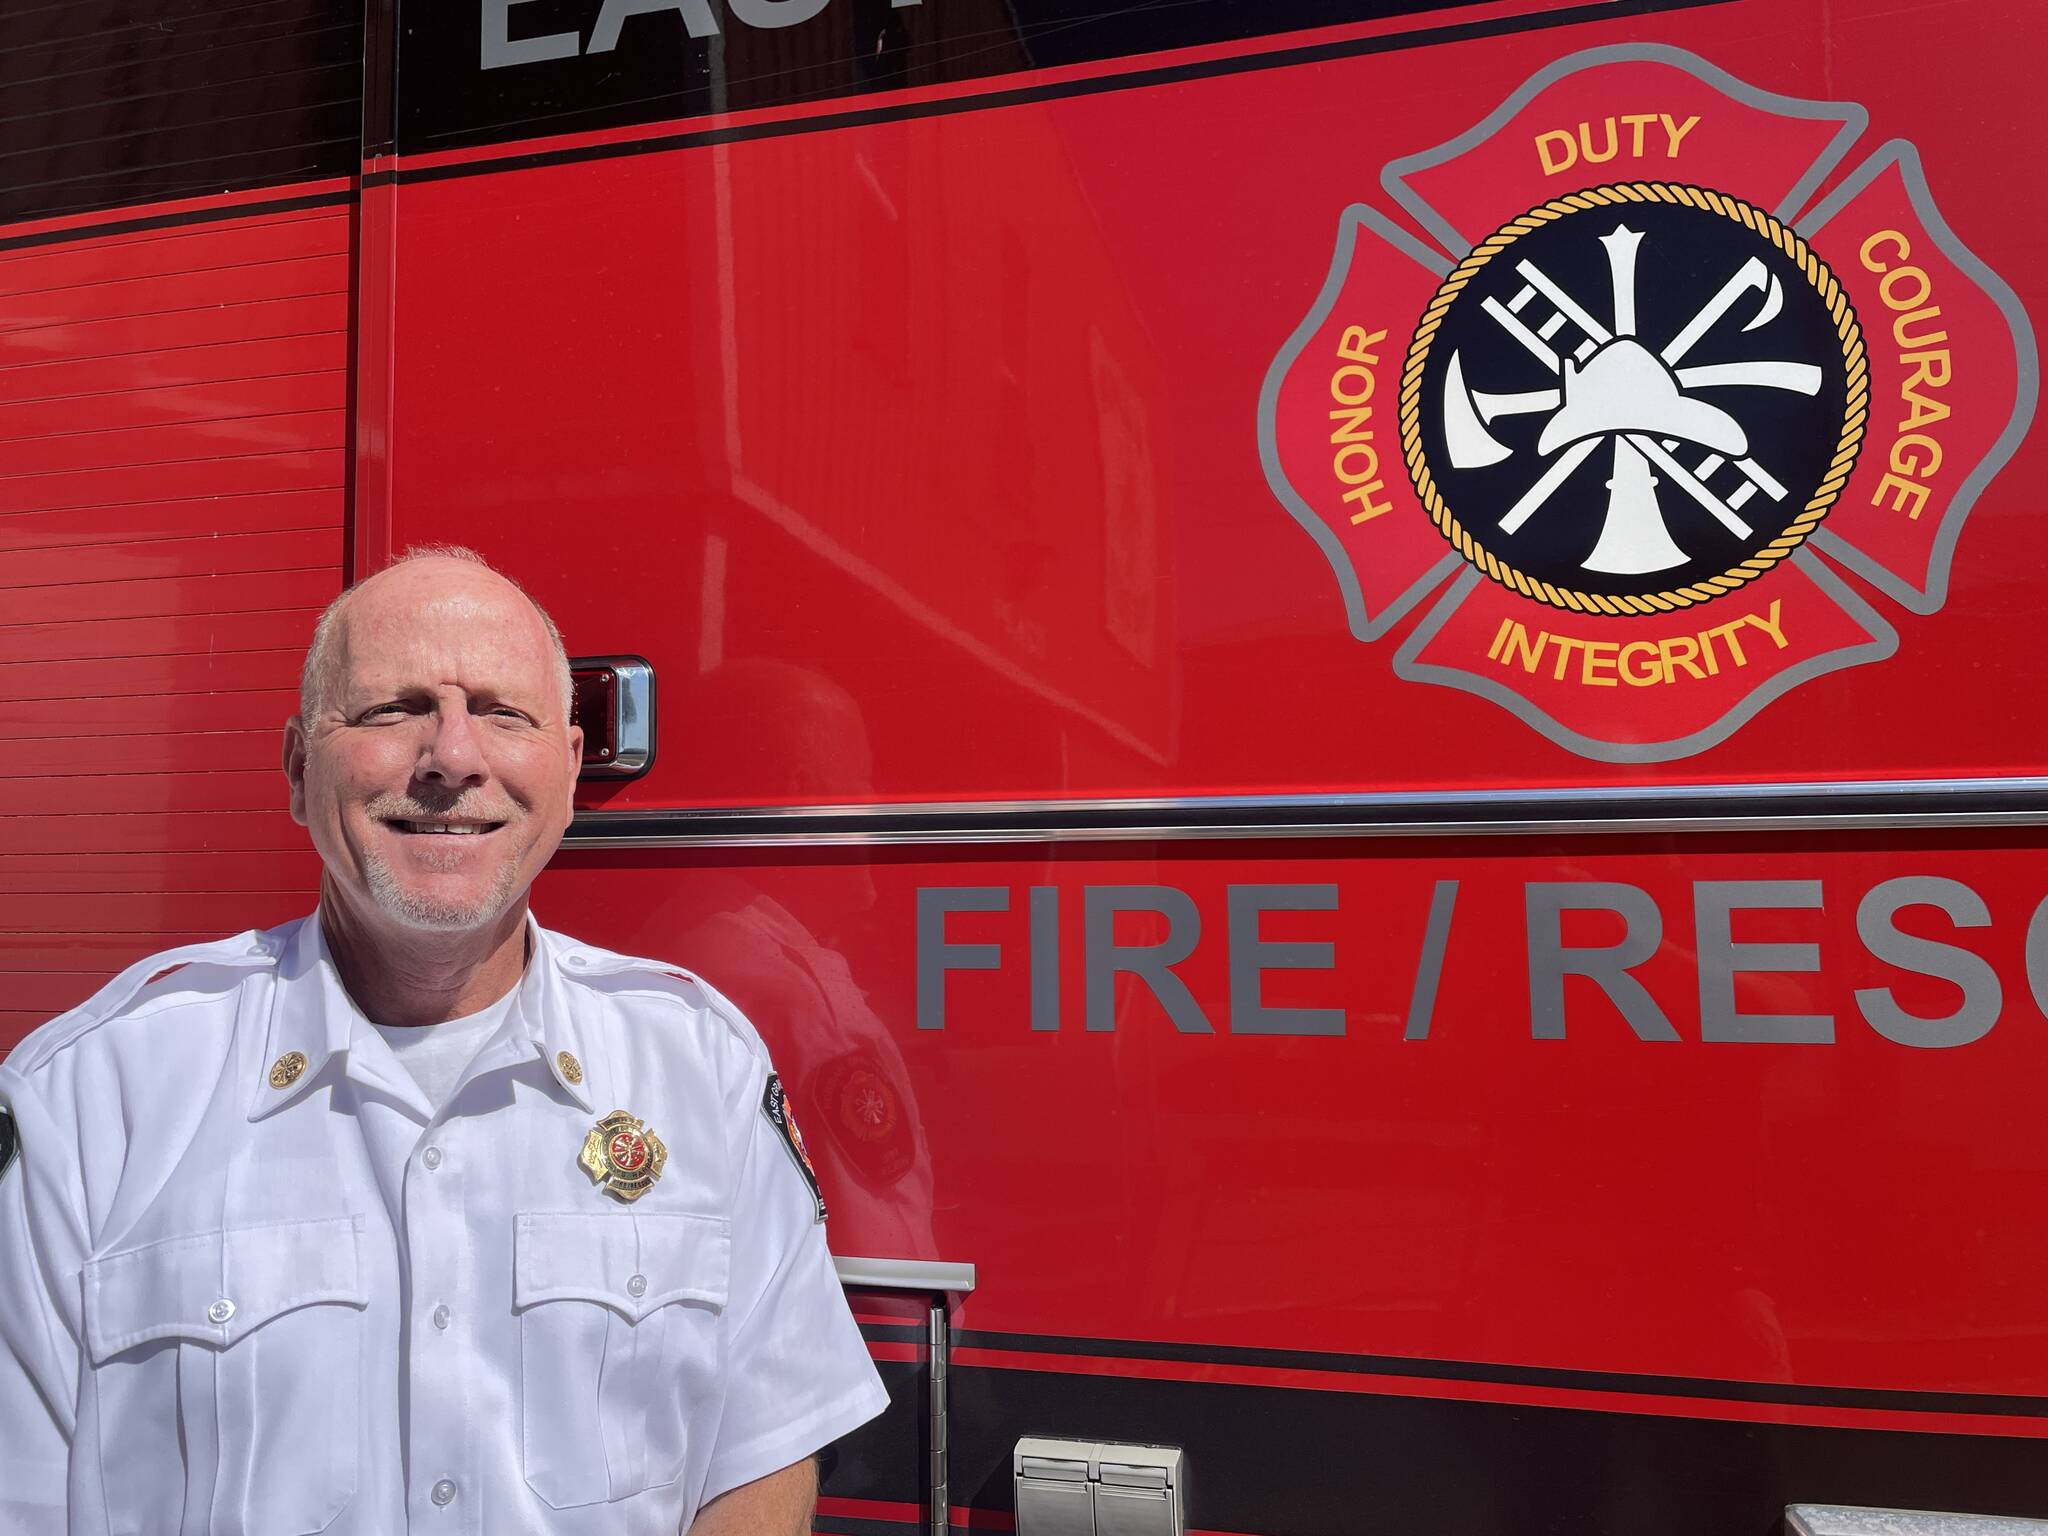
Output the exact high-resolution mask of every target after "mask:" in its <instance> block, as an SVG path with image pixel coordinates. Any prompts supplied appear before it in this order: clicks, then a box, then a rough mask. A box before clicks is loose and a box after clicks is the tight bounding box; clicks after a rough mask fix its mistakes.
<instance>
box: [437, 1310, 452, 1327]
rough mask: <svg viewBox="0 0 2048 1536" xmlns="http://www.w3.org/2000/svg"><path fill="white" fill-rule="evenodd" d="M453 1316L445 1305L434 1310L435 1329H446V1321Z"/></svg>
mask: <svg viewBox="0 0 2048 1536" xmlns="http://www.w3.org/2000/svg"><path fill="white" fill-rule="evenodd" d="M453 1316H454V1314H453V1313H451V1312H450V1311H449V1310H448V1308H447V1307H446V1306H445V1305H443V1306H438V1307H436V1308H434V1326H435V1327H436V1328H446V1327H447V1326H448V1320H449V1319H450V1318H451V1317H453Z"/></svg>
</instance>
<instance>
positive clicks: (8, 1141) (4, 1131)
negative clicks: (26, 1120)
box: [0, 1109, 21, 1179]
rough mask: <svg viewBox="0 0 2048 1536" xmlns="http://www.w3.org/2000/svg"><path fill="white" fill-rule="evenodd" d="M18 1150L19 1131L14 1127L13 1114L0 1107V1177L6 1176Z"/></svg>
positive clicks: (19, 1144) (19, 1146)
mask: <svg viewBox="0 0 2048 1536" xmlns="http://www.w3.org/2000/svg"><path fill="white" fill-rule="evenodd" d="M20 1151H21V1132H19V1131H17V1130H16V1129H15V1128H14V1116H13V1115H11V1114H9V1113H8V1112H7V1111H6V1110H4V1109H0V1179H4V1178H6V1177H7V1170H8V1169H10V1168H12V1167H13V1166H14V1159H15V1157H16V1156H17V1155H18V1154H19V1153H20Z"/></svg>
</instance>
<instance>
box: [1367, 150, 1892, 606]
mask: <svg viewBox="0 0 2048 1536" xmlns="http://www.w3.org/2000/svg"><path fill="white" fill-rule="evenodd" d="M1868 393H1869V392H1868V379H1867V370H1866V368H1865V364H1864V357H1863V342H1862V336H1861V333H1860V331H1859V330H1858V327H1857V323H1856V315H1855V311H1854V310H1853V309H1852V308H1851V306H1850V304H1849V298H1848V295H1847V294H1846V293H1844V292H1843V291H1842V288H1841V286H1840V285H1839V284H1838V283H1837V282H1836V281H1835V278H1834V275H1833V274H1832V273H1830V272H1829V271H1828V269H1827V267H1826V265H1825V264H1824V263H1823V262H1822V261H1821V260H1820V258H1819V257H1818V256H1816V255H1815V254H1814V253H1813V252H1812V250H1811V249H1810V248H1809V247H1808V246H1807V245H1806V243H1805V242H1804V241H1802V240H1801V239H1800V238H1799V237H1798V236H1797V235H1795V234H1793V233H1792V232H1791V231H1790V230H1788V229H1786V228H1785V227H1784V226H1783V225H1781V224H1779V223H1778V222H1777V220H1775V219H1773V218H1772V217H1770V215H1768V214H1766V213H1763V212H1761V211H1760V210H1758V209H1755V208H1752V207H1750V206H1749V205H1748V204H1747V203H1743V202H1741V201H1739V200H1738V199H1735V198H1731V197H1727V196H1725V195H1723V194H1721V193H1717V192H1708V191H1704V190H1702V189H1700V188H1696V187H1686V186H1679V185H1673V184H1663V183H1632V184H1629V185H1625V186H1614V187H1598V188H1592V189H1589V190H1587V191H1584V192H1580V193H1575V194H1573V195H1572V196H1570V197H1568V198H1562V199H1559V200H1558V201H1556V202H1553V203H1547V204H1545V205H1544V206H1543V207H1541V208H1537V209H1533V210H1531V211H1530V212H1529V213H1528V214H1525V215H1523V216H1522V217H1521V218H1518V219H1515V220H1513V221H1512V222H1510V223H1509V224H1507V225H1505V226H1504V227H1503V228H1501V229H1500V230H1499V231H1497V232H1496V233H1495V234H1493V235H1492V236H1490V237H1489V238H1488V239H1486V240H1484V241H1482V242H1480V244H1479V245H1478V246H1477V247H1475V248H1474V250H1473V251H1472V254H1471V255H1470V256H1468V257H1467V258H1466V259H1465V260H1464V261H1463V262H1462V263H1460V264H1459V266H1458V267H1457V268H1456V269H1455V270H1454V271H1453V272H1452V273H1451V274H1450V276H1449V277H1447V278H1446V279H1445V280H1444V283H1443V286H1442V287H1441V288H1440V289H1439V290H1438V291H1437V295H1436V297H1435V298H1434V299H1433V300H1432V301H1431V304H1430V306H1429V309H1428V310H1427V311H1426V312H1425V314H1424V316H1423V320H1422V323H1421V325H1420V326H1418V327H1417V330H1416V335H1415V340H1414V342H1413V344H1412V345H1411V347H1410V349H1409V354H1408V365H1407V368H1406V369H1405V370H1404V374H1403V385H1402V393H1401V430H1402V444H1403V448H1404V451H1405V454H1406V457H1407V461H1408V469H1409V473H1410V475H1411V477H1412V478H1413V479H1414V481H1415V487H1416V491H1417V492H1418V494H1419V495H1420V496H1421V497H1422V502H1423V505H1424V506H1425V507H1427V508H1428V509H1429V511H1430V514H1431V516H1432V517H1434V518H1435V519H1436V522H1437V526H1438V527H1439V528H1440V529H1442V531H1443V533H1444V535H1445V537H1446V538H1448V539H1449V540H1450V541H1451V543H1452V544H1453V545H1454V546H1456V547H1457V548H1458V550H1459V551H1460V552H1461V553H1462V554H1463V555H1464V556H1465V558H1466V559H1468V560H1470V561H1471V562H1472V563H1473V564H1474V565H1476V566H1478V567H1479V568H1480V569H1481V570H1482V571H1484V572H1485V573H1486V574H1487V575H1488V576H1490V577H1492V578H1493V579H1495V580H1496V581H1500V582H1502V583H1504V584H1505V585H1508V586H1511V587H1513V588H1515V590H1517V591H1519V592H1522V593H1523V594H1525V595H1526V596H1529V597H1532V598H1535V599H1537V600H1539V601H1542V602H1547V603H1551V604H1554V605H1555V606H1557V607H1560V608H1569V609H1575V610H1580V611H1591V612H1598V613H1650V612H1659V611H1664V610H1668V609H1671V608H1676V607H1681V606H1684V605H1685V604H1688V603H1697V602H1704V601H1706V600H1708V599H1710V598H1714V597H1718V596H1720V595H1721V594H1722V593H1724V592H1729V591H1733V590H1734V589H1735V588H1736V587H1738V586H1740V585H1742V584H1743V583H1744V582H1746V581H1749V580H1751V579H1752V578H1754V577H1756V576H1759V575H1761V574H1762V573H1763V572H1764V571H1766V570H1768V569H1770V568H1771V566H1773V565H1775V564H1776V563H1777V562H1778V561H1779V560H1781V559H1783V558H1784V557H1785V556H1786V555H1788V554H1790V553H1791V552H1792V551H1793V550H1794V549H1796V548H1797V547H1798V546H1799V545H1800V543H1802V542H1803V541H1804V540H1805V538H1806V536H1807V535H1808V534H1809V533H1811V532H1812V531H1813V528H1814V527H1815V525H1816V524H1818V523H1819V521H1820V519H1821V518H1822V517H1823V516H1824V515H1825V514H1826V512H1827V509H1828V507H1829V506H1830V505H1832V504H1833V502H1834V499H1835V497H1836V495H1838V494H1839V493H1840V491H1841V487H1842V484H1843V482H1844V481H1845V480H1847V479H1848V476H1849V471H1850V470H1851V469H1852V468H1853V467H1854V465H1855V460H1856V450H1857V448H1858V446H1859V445H1860V443H1861V441H1862V435H1863V419H1864V408H1865V405H1866V403H1867V400H1868Z"/></svg>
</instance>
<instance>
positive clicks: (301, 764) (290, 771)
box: [283, 715, 307, 827]
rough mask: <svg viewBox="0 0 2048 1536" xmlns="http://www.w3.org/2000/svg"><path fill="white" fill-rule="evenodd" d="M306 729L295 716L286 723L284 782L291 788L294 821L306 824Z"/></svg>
mask: <svg viewBox="0 0 2048 1536" xmlns="http://www.w3.org/2000/svg"><path fill="white" fill-rule="evenodd" d="M306 745H307V744H306V728H305V726H304V725H302V724H300V723H299V717H298V716H297V715H293V716H292V717H291V718H290V719H289V720H287V721H285V723H284V763H283V767H284V781H285V783H286V784H288V785H290V786H291V799H292V803H291V812H292V820H293V821H296V822H297V823H298V824H299V825H300V826H302V827H303V826H304V825H305V824H306Z"/></svg>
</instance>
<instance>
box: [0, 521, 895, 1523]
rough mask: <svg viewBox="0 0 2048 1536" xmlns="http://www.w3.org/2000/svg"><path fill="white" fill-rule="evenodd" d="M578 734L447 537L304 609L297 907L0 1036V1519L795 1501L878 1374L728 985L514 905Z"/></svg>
mask: <svg viewBox="0 0 2048 1536" xmlns="http://www.w3.org/2000/svg"><path fill="white" fill-rule="evenodd" d="M581 744H582V743H581V733H580V732H579V731H578V730H577V729H576V727H575V726H574V725H572V724H571V723H570V721H569V668H568V662H567V659H566V657H565V655H564V653H563V649H562V643H561V638H560V636H559V635H558V634H557V633H556V631H555V627H554V625H553V623H552V622H551V621H550V620H549V619H548V618H547V616H546V615H545V614H544V613H542V612H541V610H540V609H539V608H538V607H537V606H536V605H535V604H534V603H533V602H532V601H531V600H529V599H528V598H527V597H526V596H525V594H524V593H522V592H521V591H520V590H519V589H518V588H517V587H516V586H514V585H513V584H512V583H511V582H509V581H507V580H506V579H505V578H504V577H502V576H499V575H497V574H496V573H495V572H493V571H491V570H490V569H489V567H487V566H486V565H484V564H483V562H482V561H481V560H480V559H478V557H476V556H475V555H474V554H471V553H470V552H468V551H464V550H445V549H444V550H434V551H427V552H422V553H418V554H413V555H409V556H407V557H406V558H404V559H402V560H400V561H399V562H397V563H396V564H394V565H392V566H391V567H389V568H387V569H386V570H385V571H383V572H381V573H380V574H378V575H376V576H374V577H372V578H370V579H369V580H367V581H365V582H363V583H362V584H360V585H359V586H357V587H356V588H355V589H353V590H352V591H350V592H348V593H346V594H344V595H343V596H342V597H341V598H340V599H338V600H337V601H336V602H335V603H334V605H333V606H331V607H330V608H329V609H328V611H327V612H326V613H325V614H324V615H323V616H322V618H321V620H320V623H319V626H318V629H317V630H316V632H315V635H314V639H313V643H312V646H311V648H310V649H309V651H308V653H307V657H306V666H305V673H304V679H303V683H302V687H301V693H300V712H299V714H298V715H297V716H296V717H295V718H294V719H292V720H291V721H290V722H288V723H287V725H286V727H285V740H284V773H285V778H286V780H287V782H288V784H289V786H290V794H291V809H292V816H293V818H294V819H295V820H296V821H298V822H299V823H300V824H301V825H303V826H304V827H306V829H307V831H308V832H309V833H310V835H311V837H312V840H313V844H314V846H315V848H317V849H318V850H319V853H320V858H321V863H322V866H323V869H322V874H321V881H320V904H319V909H318V911H317V912H315V913H314V914H313V915H312V916H310V917H307V918H304V919H302V920H300V921H298V922H295V923H289V924H286V925H285V926H284V927H282V928H277V929H272V930H270V931H268V932H262V933H254V932H252V933H245V934H242V935H239V936H237V937H235V938H232V939H227V940H224V941H222V942H220V943H216V944H204V945H195V946H192V947H190V948H186V949H180V950H173V951H170V952H168V953H165V954H162V955H158V956H155V957H153V958H151V959H149V960H147V961H144V962H143V963H142V964H140V965H137V966H135V967H134V968H132V969H131V970H129V971H127V972H126V973H124V974H123V975H122V976H120V977H118V978H117V979H116V980H115V981H114V982H113V983H112V984H111V985H110V986H108V987H107V988H106V989H105V990H104V991H102V992H101V993H99V995H98V996H96V997H94V998H93V999H92V1000H91V1001H90V1002H88V1003H86V1004H85V1005H84V1006H83V1007H80V1008H78V1009H75V1010H73V1011H72V1012H70V1013H68V1014H65V1015H63V1016H62V1017H61V1018H58V1019H55V1020H53V1021H51V1022H50V1023H49V1024H46V1025H44V1026H43V1027H42V1028H41V1029H39V1030H37V1031H36V1032H35V1033H33V1034H31V1035H30V1036H29V1037H28V1039H26V1040H25V1041H23V1042H22V1044H21V1045H20V1046H19V1047H17V1048H16V1049H15V1051H14V1052H13V1053H12V1054H11V1055H10V1056H9V1057H8V1058H7V1060H6V1061H5V1062H4V1063H0V1529H4V1530H6V1531H8V1532H10V1533H12V1532H23V1533H42V1532H53V1533H54V1532H85V1531H93V1532H105V1531H109V1530H112V1531H120V1532H133V1533H143V1536H147V1533H155V1532H166V1533H171V1532H179V1531H187V1532H189V1531H236V1532H244V1531H246V1532H255V1533H262V1536H276V1533H297V1532H314V1531H325V1532H329V1533H331V1536H369V1533H380V1536H381V1533H387V1532H396V1531H405V1530H416V1531H432V1532H449V1533H455V1532H462V1533H484V1532H489V1533H492V1536H497V1533H500V1532H563V1533H578V1536H580V1533H586V1532H588V1533H592V1536H595V1533H599V1532H602V1533H607V1536H610V1533H632V1536H640V1533H657V1532H658V1533H664V1536H666V1533H679V1532H686V1531H687V1532H691V1533H694V1536H734V1533H747V1536H754V1533H761V1536H790V1533H795V1532H799V1531H802V1530H804V1529H806V1528H807V1527H808V1523H809V1517H810V1512H811V1506H812V1502H813V1497H814V1479H813V1475H812V1469H811V1462H810V1459H809V1458H810V1457H811V1455H812V1453H813V1452H815V1451H816V1450H817V1449H818V1448H819V1447H820V1446H821V1445H823V1444H825V1443H826V1442H827V1441H830V1440H832V1439H834V1438H836V1437H837V1436H839V1435H841V1434H844V1433H845V1432H846V1431H848V1430H850V1429H852V1428H853V1427H855V1426H856V1425H858V1424H860V1423H862V1422H864V1421H865V1420H867V1419H868V1418H870V1417H872V1416H873V1415H874V1414H875V1413H877V1412H879V1411H880V1409H881V1408H882V1407H883V1405H884V1404H885V1402H886V1395H885V1394H884V1392H883V1390H882V1387H881V1383H880V1381H879V1379H878V1378H877V1376H876V1374H875V1371H874V1368H873V1366H872V1365H871V1364H870V1362H869V1359H868V1355H867V1351H866V1348H865V1346H864V1345H863V1344H862V1342H861V1339H860V1337H859V1334H858V1331H857V1330H856V1329H855V1327H854V1326H853V1322H852V1319H851V1317H850V1316H849V1314H848V1312H847V1309H846V1304H845V1301H844V1298H843V1297H842V1296H841V1294H840V1291H839V1288H838V1285H837V1283H836V1281H835V1279H834V1277H833V1272H832V1265H831V1259H830V1256H829V1255H828V1254H827V1252H826V1248H825V1239H824V1228H823V1226H822V1222H823V1220H824V1202H823V1201H822V1200H821V1199H820V1198H819V1197H818V1194H817V1188H816V1182H815V1179H814V1177H813V1175H812V1174H811V1171H810V1167H809V1163H808V1160H807V1159H806V1158H805V1156H804V1154H803V1150H802V1142H801V1140H800V1138H799V1137H798V1136H797V1134H796V1131H795V1126H794V1123H793V1121H792V1120H791V1118H790V1115H789V1111H788V1106H787V1104H786V1102H785V1101H784V1098H783V1095H782V1092H781V1085H780V1083H779V1082H778V1080H777V1079H776V1077H775V1075H774V1073H773V1071H772V1069H771V1067H770V1065H769V1062H768V1058H767V1054H766V1052H765V1051H764V1050H763V1048H762V1046H761V1042H760V1040H759V1038H758V1037H757V1036H756V1035H755V1033H754V1031H753V1030H752V1029H751V1028H750V1027H749V1026H748V1024H747V1022H746V1020H745V1019H744V1018H742V1017H741V1016H740V1014H739V1013H738V1012H737V1011H736V1010H735V1009H734V1008H733V1007H732V1005H731V1004H730V1003H728V1002H727V1001H726V1000H725V999H724V998H723V997H721V996H720V995H719V994H718V993H717V992H715V991H713V990H712V989H711V988H710V987H709V986H707V985H705V984H704V983H703V982H701V981H699V980H697V979H696V978H695V977H693V976H691V975H689V974H687V973H686V972H682V971H679V970H676V969H674V968H672V967H669V966H666V965H663V964H661V963H659V962H655V961H647V960H636V959H631V958H627V957H624V956H620V955H615V954H611V953H609V952H607V951H604V950H600V949H595V948H592V947H590V946H587V945H583V944H579V943H577V942H575V941H574V940H571V939H568V938H565V937H563V936H562V935H559V934H555V933H551V932H549V931H548V930H546V929H543V928H541V927H540V926H539V925H538V924H537V923H535V922H534V921H533V919H532V917H531V916H530V915H529V914H528V912H527V900H526V896H527V888H528V887H529V886H530V885H531V883H532V881H533V878H534V876H535V875H536V874H538V873H539V872H540V870H541V868H542V866H543V865H545V864H546V863H547V861H548V859H549V857H550V856H551V855H552V854H553V853H554V851H555V848H556V846H557V845H558V844H559V843H560V841H561V838H562V834H563V832H564V830H565V829H566V828H567V826H568V822H569V817H570V809H571V807H570V797H571V792H572V790H573V789H574V786H575V781H576V772H577V766H578V762H579V757H580V751H581Z"/></svg>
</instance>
